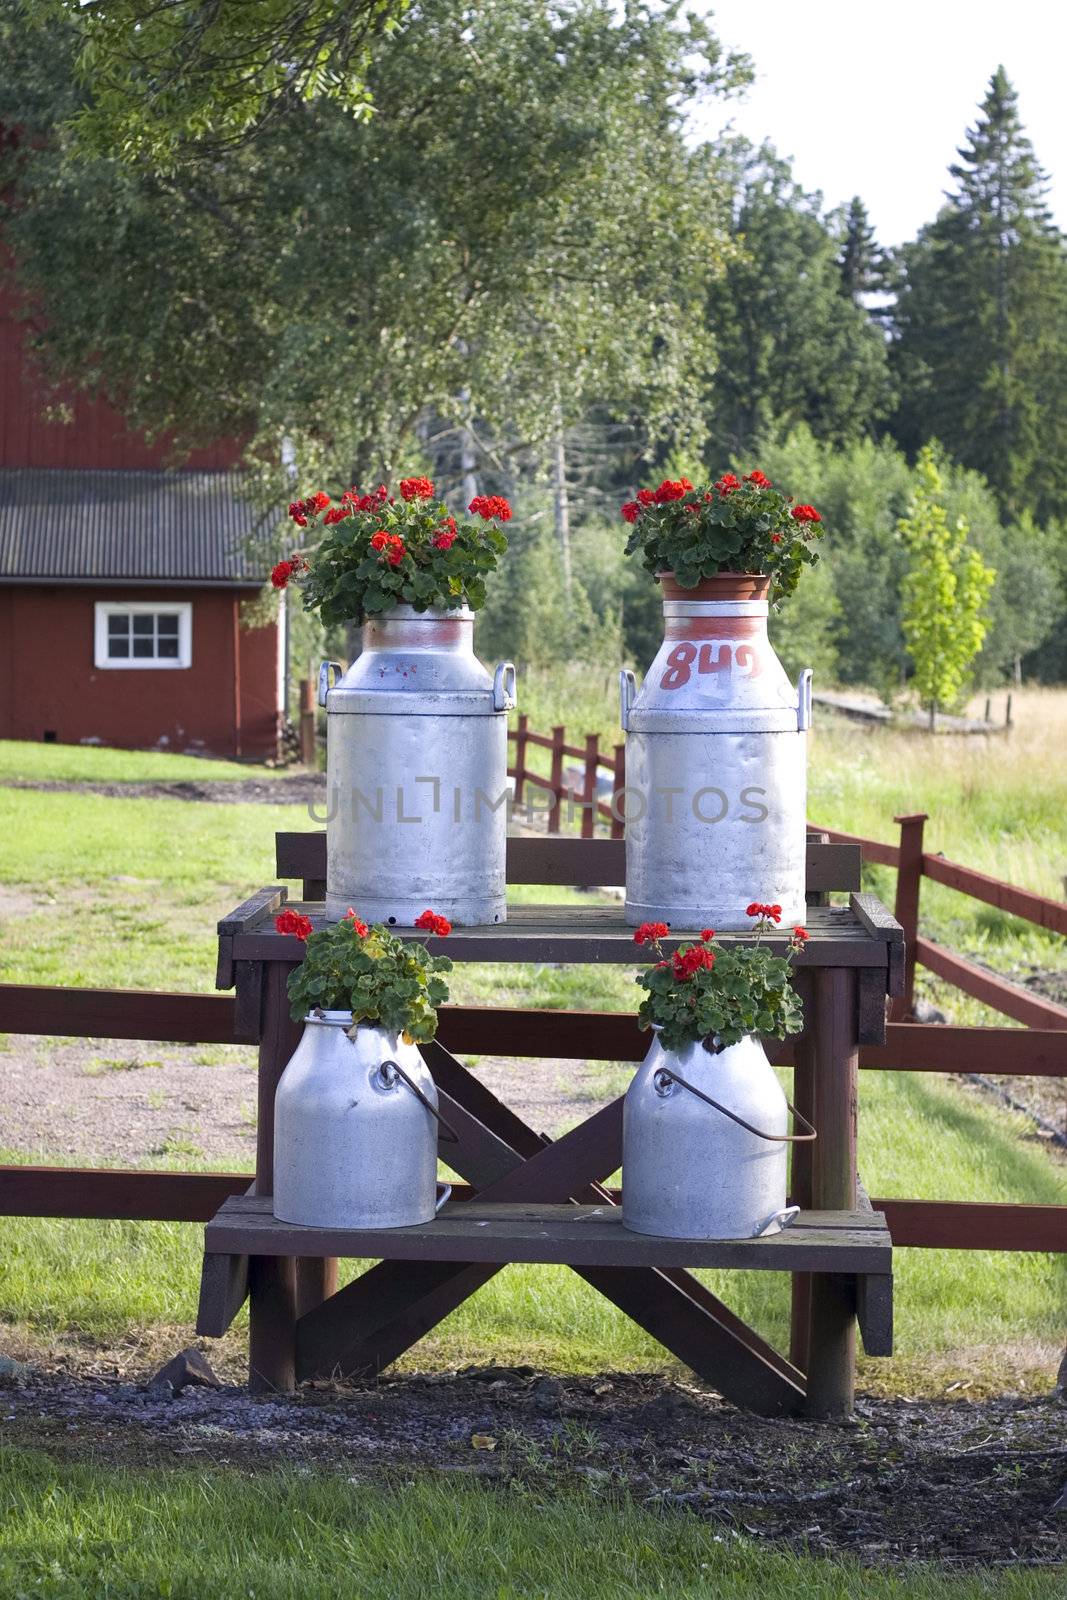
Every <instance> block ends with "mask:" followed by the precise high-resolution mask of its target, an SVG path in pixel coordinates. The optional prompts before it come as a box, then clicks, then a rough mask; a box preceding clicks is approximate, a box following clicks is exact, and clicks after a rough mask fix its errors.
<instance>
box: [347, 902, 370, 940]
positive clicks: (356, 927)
mask: <svg viewBox="0 0 1067 1600" xmlns="http://www.w3.org/2000/svg"><path fill="white" fill-rule="evenodd" d="M341 921H342V922H350V923H351V924H352V929H353V932H354V933H355V934H356V935H357V936H358V937H359V938H360V939H365V938H366V937H367V935H368V933H369V932H370V929H369V928H368V927H367V924H366V923H365V922H364V920H363V918H362V917H357V916H356V913H355V912H354V911H353V910H352V907H351V906H349V908H348V910H347V911H346V912H345V914H344V916H343V917H342V918H341Z"/></svg>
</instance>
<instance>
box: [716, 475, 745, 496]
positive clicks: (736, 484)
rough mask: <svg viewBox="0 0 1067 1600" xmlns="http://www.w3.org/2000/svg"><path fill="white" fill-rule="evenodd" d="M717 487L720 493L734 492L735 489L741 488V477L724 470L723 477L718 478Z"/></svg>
mask: <svg viewBox="0 0 1067 1600" xmlns="http://www.w3.org/2000/svg"><path fill="white" fill-rule="evenodd" d="M715 487H716V489H718V491H719V493H720V494H733V492H734V490H735V489H740V487H741V479H740V478H735V477H734V475H733V473H732V472H724V473H723V475H722V477H721V478H716V480H715Z"/></svg>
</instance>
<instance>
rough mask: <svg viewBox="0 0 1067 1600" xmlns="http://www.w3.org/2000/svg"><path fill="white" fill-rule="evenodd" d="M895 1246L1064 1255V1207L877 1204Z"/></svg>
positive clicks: (1066, 1235) (945, 1202)
mask: <svg viewBox="0 0 1067 1600" xmlns="http://www.w3.org/2000/svg"><path fill="white" fill-rule="evenodd" d="M873 1204H874V1205H875V1206H876V1207H877V1208H878V1210H879V1211H881V1212H884V1214H885V1219H886V1222H887V1224H888V1226H889V1231H890V1233H891V1235H892V1238H893V1243H894V1244H895V1245H900V1246H911V1247H913V1248H918V1249H923V1250H1037V1251H1042V1252H1044V1251H1049V1252H1052V1253H1057V1254H1060V1255H1062V1254H1064V1253H1065V1252H1067V1206H1035V1205H1011V1204H995V1205H988V1204H985V1203H983V1202H979V1201H963V1200H877V1199H876V1200H875V1201H874V1202H873Z"/></svg>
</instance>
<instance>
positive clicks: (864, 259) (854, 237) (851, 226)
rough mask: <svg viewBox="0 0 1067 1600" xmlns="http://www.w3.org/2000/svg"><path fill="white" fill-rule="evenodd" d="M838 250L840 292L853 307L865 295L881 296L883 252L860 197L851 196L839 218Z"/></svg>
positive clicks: (884, 262) (884, 275) (884, 284)
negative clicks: (846, 296)
mask: <svg viewBox="0 0 1067 1600" xmlns="http://www.w3.org/2000/svg"><path fill="white" fill-rule="evenodd" d="M841 233H842V238H841V251H840V254H839V256H838V258H837V264H838V266H839V268H840V270H841V290H842V293H843V294H847V295H848V297H849V299H850V300H852V301H853V303H854V304H855V305H857V306H862V305H863V302H864V299H865V297H866V296H868V295H872V294H882V293H884V292H885V289H886V287H887V274H886V258H885V252H884V251H883V250H881V249H880V248H879V245H878V242H877V240H876V239H875V236H874V229H873V228H872V227H871V220H870V217H869V216H868V214H867V207H866V206H865V205H864V203H863V201H862V199H861V198H860V196H859V195H858V194H857V195H853V197H852V199H851V200H850V201H849V204H848V209H847V211H846V212H845V213H844V216H843V217H842V219H841Z"/></svg>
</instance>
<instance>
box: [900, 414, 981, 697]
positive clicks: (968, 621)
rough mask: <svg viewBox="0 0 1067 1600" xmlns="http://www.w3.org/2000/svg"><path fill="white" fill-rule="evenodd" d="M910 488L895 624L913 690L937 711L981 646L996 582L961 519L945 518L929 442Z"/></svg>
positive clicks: (961, 682)
mask: <svg viewBox="0 0 1067 1600" xmlns="http://www.w3.org/2000/svg"><path fill="white" fill-rule="evenodd" d="M915 470H916V475H917V477H918V486H917V487H916V490H915V494H914V496H913V499H912V502H911V505H910V506H909V508H908V514H907V516H906V517H902V518H901V522H900V533H901V537H902V538H903V540H904V545H905V548H906V549H907V551H908V555H909V557H910V566H909V569H908V571H907V572H906V573H905V575H904V580H903V583H902V584H901V600H902V607H903V614H902V618H901V625H902V627H903V630H904V638H905V640H906V642H907V648H908V653H909V655H910V656H911V658H912V660H913V662H914V663H915V688H916V689H917V691H918V694H919V698H920V700H921V701H922V703H923V705H925V706H929V707H930V709H931V711H932V712H933V711H935V710H936V708H937V707H938V706H953V705H955V704H956V703H957V701H958V700H959V699H960V696H961V694H962V693H963V690H964V688H965V686H966V685H967V683H968V682H969V675H970V668H971V664H972V662H973V661H974V658H975V656H977V654H978V652H979V650H981V648H982V640H983V639H984V637H985V631H986V623H985V617H984V611H985V605H986V601H987V600H988V598H989V594H990V591H991V590H992V588H993V584H994V582H995V580H996V573H995V572H994V571H993V569H992V568H991V567H987V566H986V565H985V563H984V562H983V560H982V558H981V556H980V555H979V554H978V552H977V550H975V549H974V548H973V547H972V546H971V545H969V544H968V542H967V532H968V530H967V524H966V523H965V522H964V521H963V519H962V518H958V519H957V521H956V522H955V524H954V525H953V524H951V523H950V521H949V517H948V513H947V512H946V510H945V506H944V500H943V484H942V481H941V473H940V471H939V469H938V456H937V452H936V451H935V450H934V449H933V448H932V447H931V446H929V445H927V446H926V448H925V449H924V450H923V451H922V454H921V455H920V457H919V460H918V464H917V466H916V469H915Z"/></svg>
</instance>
